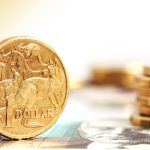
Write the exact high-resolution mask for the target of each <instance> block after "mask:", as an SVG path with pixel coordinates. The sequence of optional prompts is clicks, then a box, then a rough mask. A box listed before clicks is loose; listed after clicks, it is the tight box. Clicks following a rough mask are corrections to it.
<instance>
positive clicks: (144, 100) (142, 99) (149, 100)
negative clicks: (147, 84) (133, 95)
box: [137, 96, 150, 106]
mask: <svg viewBox="0 0 150 150" xmlns="http://www.w3.org/2000/svg"><path fill="white" fill-rule="evenodd" d="M137 101H138V102H139V104H142V105H146V106H150V97H148V96H138V97H137Z"/></svg>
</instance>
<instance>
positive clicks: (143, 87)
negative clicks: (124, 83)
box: [131, 67, 150, 128]
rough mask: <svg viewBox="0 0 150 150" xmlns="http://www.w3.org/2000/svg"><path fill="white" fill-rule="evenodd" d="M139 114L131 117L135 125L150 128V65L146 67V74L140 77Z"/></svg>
mask: <svg viewBox="0 0 150 150" xmlns="http://www.w3.org/2000/svg"><path fill="white" fill-rule="evenodd" d="M137 93H138V96H137V102H138V103H137V104H138V105H137V108H138V109H137V110H138V115H133V116H132V117H131V122H132V123H133V124H134V125H138V126H141V127H147V128H150V67H144V74H143V75H142V76H140V77H138V89H137Z"/></svg>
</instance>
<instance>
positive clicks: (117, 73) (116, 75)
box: [91, 65, 142, 89]
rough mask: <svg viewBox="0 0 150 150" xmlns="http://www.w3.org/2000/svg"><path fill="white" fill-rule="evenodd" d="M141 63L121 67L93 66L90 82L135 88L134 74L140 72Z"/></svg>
mask: <svg viewBox="0 0 150 150" xmlns="http://www.w3.org/2000/svg"><path fill="white" fill-rule="evenodd" d="M141 68H142V67H141V65H139V66H138V67H137V66H136V67H135V66H134V67H133V66H132V67H131V66H122V67H111V66H110V67H109V66H106V67H93V68H92V71H91V84H95V85H113V86H119V87H122V88H128V89H135V87H136V84H135V83H136V80H135V75H137V74H140V73H141Z"/></svg>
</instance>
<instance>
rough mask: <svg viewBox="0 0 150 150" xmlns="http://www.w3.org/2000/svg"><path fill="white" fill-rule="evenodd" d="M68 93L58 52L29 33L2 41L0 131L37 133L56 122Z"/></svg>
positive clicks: (13, 134)
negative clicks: (28, 34) (30, 36)
mask: <svg viewBox="0 0 150 150" xmlns="http://www.w3.org/2000/svg"><path fill="white" fill-rule="evenodd" d="M67 95H68V78H67V74H66V71H65V68H64V65H63V63H62V61H61V59H60V58H59V56H58V55H57V54H56V52H55V51H54V50H53V49H52V48H51V47H49V46H47V45H46V44H44V43H42V42H40V41H38V40H35V39H33V38H29V37H13V38H9V39H6V40H4V41H2V42H1V43H0V133H1V134H2V135H4V136H6V137H9V138H12V139H26V138H31V137H35V136H37V135H39V134H41V133H43V132H44V131H46V130H47V129H49V128H50V127H51V126H52V125H54V124H55V122H56V121H57V119H58V118H59V116H60V114H61V113H62V111H63V109H64V106H65V103H66V98H67Z"/></svg>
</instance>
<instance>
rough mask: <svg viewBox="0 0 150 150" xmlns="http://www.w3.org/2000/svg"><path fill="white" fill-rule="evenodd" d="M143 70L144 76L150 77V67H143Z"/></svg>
mask: <svg viewBox="0 0 150 150" xmlns="http://www.w3.org/2000/svg"><path fill="white" fill-rule="evenodd" d="M143 70H144V75H145V76H150V67H149V66H145V67H144V69H143Z"/></svg>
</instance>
